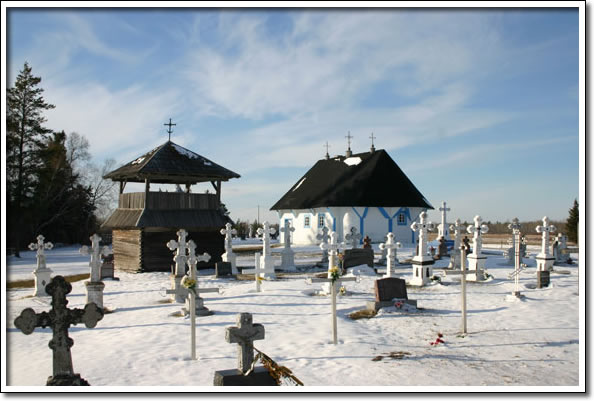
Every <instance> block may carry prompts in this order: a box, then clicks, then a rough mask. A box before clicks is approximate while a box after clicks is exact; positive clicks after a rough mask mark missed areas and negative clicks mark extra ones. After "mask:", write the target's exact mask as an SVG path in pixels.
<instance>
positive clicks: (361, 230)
mask: <svg viewBox="0 0 594 401" xmlns="http://www.w3.org/2000/svg"><path fill="white" fill-rule="evenodd" d="M352 209H353V212H355V214H356V215H357V216H358V217H359V233H361V238H360V239H359V243H360V244H362V243H363V233H364V232H365V217H367V212H369V208H368V207H366V208H365V209H364V210H363V215H361V214H359V212H358V211H357V209H355V207H354V206H353V207H352Z"/></svg>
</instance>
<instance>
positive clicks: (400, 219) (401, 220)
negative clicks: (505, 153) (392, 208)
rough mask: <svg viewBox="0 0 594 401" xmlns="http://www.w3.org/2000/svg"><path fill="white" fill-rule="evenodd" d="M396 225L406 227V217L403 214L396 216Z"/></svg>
mask: <svg viewBox="0 0 594 401" xmlns="http://www.w3.org/2000/svg"><path fill="white" fill-rule="evenodd" d="M398 225H399V226H405V225H406V215H405V214H404V213H399V214H398Z"/></svg>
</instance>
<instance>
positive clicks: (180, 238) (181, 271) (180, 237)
mask: <svg viewBox="0 0 594 401" xmlns="http://www.w3.org/2000/svg"><path fill="white" fill-rule="evenodd" d="M176 234H177V241H175V240H171V241H169V242H167V248H169V249H170V250H171V251H176V253H175V256H174V257H173V261H174V262H175V273H174V274H172V275H171V277H170V278H171V287H172V290H173V292H171V291H168V292H167V293H168V294H172V299H173V300H175V302H177V303H180V304H183V303H185V302H186V297H187V295H188V292H187V290H186V289H185V288H183V287H182V286H181V285H180V283H181V280H182V278H183V277H184V275H185V274H186V263H187V262H188V257H187V251H188V244H187V242H186V237H187V236H188V233H187V231H186V230H184V229H183V228H182V229H180V230H179V231H178V232H177V233H176Z"/></svg>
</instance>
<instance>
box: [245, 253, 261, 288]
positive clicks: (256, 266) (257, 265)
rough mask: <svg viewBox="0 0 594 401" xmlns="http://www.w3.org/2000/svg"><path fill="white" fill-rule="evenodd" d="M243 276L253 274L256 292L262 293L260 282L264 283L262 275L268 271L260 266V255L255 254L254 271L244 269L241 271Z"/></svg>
mask: <svg viewBox="0 0 594 401" xmlns="http://www.w3.org/2000/svg"><path fill="white" fill-rule="evenodd" d="M241 272H242V273H243V274H253V275H254V280H256V292H260V282H261V281H262V276H261V274H262V273H266V269H264V268H263V267H261V265H260V253H259V252H256V253H255V254H254V268H253V269H243V270H242V271H241Z"/></svg>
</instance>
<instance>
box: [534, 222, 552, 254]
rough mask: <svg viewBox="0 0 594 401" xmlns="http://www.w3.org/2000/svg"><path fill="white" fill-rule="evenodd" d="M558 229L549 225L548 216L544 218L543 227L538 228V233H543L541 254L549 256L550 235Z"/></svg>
mask: <svg viewBox="0 0 594 401" xmlns="http://www.w3.org/2000/svg"><path fill="white" fill-rule="evenodd" d="M555 230H557V227H555V226H553V225H550V224H549V218H548V217H547V216H545V217H543V218H542V226H536V232H537V233H542V249H541V253H542V254H544V255H546V256H548V255H549V234H550V233H552V232H555Z"/></svg>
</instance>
